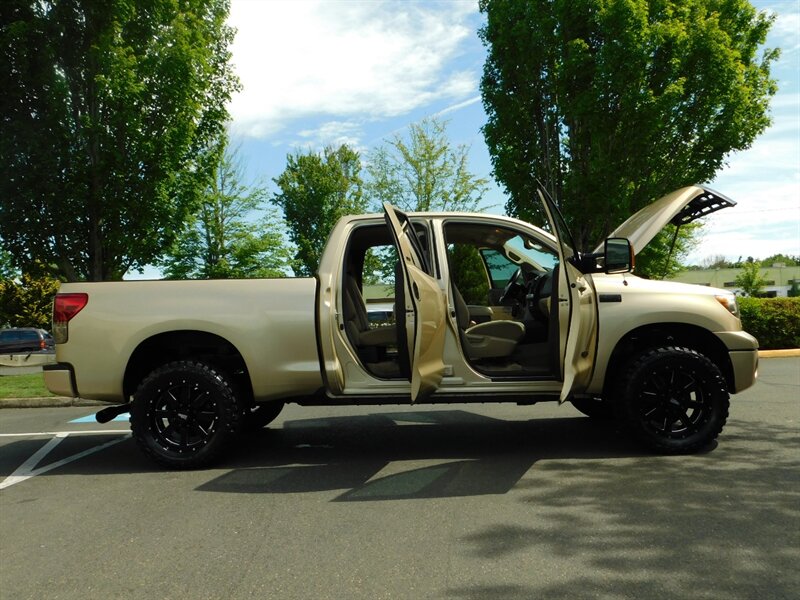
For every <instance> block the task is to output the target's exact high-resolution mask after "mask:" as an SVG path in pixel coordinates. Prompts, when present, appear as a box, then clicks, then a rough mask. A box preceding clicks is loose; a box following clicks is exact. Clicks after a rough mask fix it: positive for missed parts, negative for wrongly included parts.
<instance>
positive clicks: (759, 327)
mask: <svg viewBox="0 0 800 600" xmlns="http://www.w3.org/2000/svg"><path fill="white" fill-rule="evenodd" d="M738 303H739V310H740V311H741V319H742V327H743V328H744V330H745V331H746V332H748V333H750V334H752V335H754V336H756V338H758V344H759V347H760V348H761V349H779V348H800V298H739V299H738Z"/></svg>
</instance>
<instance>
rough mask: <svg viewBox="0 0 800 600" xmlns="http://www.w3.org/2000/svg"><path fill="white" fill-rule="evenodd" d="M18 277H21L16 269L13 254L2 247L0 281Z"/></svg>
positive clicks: (0, 253)
mask: <svg viewBox="0 0 800 600" xmlns="http://www.w3.org/2000/svg"><path fill="white" fill-rule="evenodd" d="M0 241H2V240H0ZM17 275H19V273H18V272H17V269H16V267H14V259H13V258H12V256H11V253H9V252H7V251H6V250H4V249H3V248H1V247H0V280H3V279H13V278H14V277H16V276H17Z"/></svg>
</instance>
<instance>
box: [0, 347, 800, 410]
mask: <svg viewBox="0 0 800 600" xmlns="http://www.w3.org/2000/svg"><path fill="white" fill-rule="evenodd" d="M797 356H800V348H790V349H788V350H759V351H758V357H759V358H794V357H797ZM113 404H115V403H114V402H100V401H99V400H86V399H84V398H67V397H65V396H50V397H47V398H0V409H2V408H61V407H69V406H86V407H91V406H112V405H113Z"/></svg>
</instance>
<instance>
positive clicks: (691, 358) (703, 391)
mask: <svg viewBox="0 0 800 600" xmlns="http://www.w3.org/2000/svg"><path fill="white" fill-rule="evenodd" d="M616 400H617V403H618V409H619V410H618V413H619V416H620V417H621V419H622V421H623V423H624V424H625V425H626V426H627V428H628V429H629V430H630V431H631V432H632V433H633V435H634V436H635V437H636V438H637V439H639V440H640V441H641V442H643V443H644V444H645V445H646V446H648V447H649V448H651V449H652V450H656V451H658V452H663V453H668V454H682V453H689V452H695V451H697V450H699V449H701V448H703V447H705V446H707V445H708V444H710V443H711V442H712V441H713V440H714V439H716V438H717V436H718V435H719V434H720V432H721V431H722V428H723V427H724V426H725V422H726V420H727V418H728V407H729V405H730V401H729V395H728V391H727V389H726V386H725V379H724V378H723V377H722V373H721V372H720V370H719V368H718V367H717V366H716V365H715V364H714V363H713V362H711V361H710V360H709V359H708V358H706V357H705V356H703V355H702V354H700V353H698V352H696V351H694V350H691V349H689V348H679V347H664V348H656V349H653V350H650V351H649V352H646V353H645V354H644V355H642V356H641V357H640V358H638V359H636V360H634V361H633V362H631V363H630V366H629V367H628V369H627V371H626V373H625V376H624V378H623V380H622V382H621V384H620V386H619V388H618V394H617V398H616Z"/></svg>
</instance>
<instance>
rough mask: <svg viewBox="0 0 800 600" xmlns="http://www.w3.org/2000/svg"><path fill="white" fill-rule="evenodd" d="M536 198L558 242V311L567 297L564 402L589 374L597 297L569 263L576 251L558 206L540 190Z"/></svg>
mask: <svg viewBox="0 0 800 600" xmlns="http://www.w3.org/2000/svg"><path fill="white" fill-rule="evenodd" d="M539 199H540V200H541V201H542V204H543V205H544V209H545V212H546V213H547V218H548V219H549V221H550V227H551V229H552V231H553V233H554V234H555V235H556V237H557V238H558V243H559V259H560V261H561V265H562V266H561V269H560V270H561V273H562V282H563V284H565V286H566V287H565V288H563V289H562V288H561V287H560V286H559V306H560V307H561V311H560V312H562V313H563V309H564V308H565V306H564V303H563V301H562V299H564V300H566V299H567V294H568V300H569V324H568V328H567V329H566V330H564V329H563V328H562V329H561V340H560V342H561V343H562V344H563V343H564V341H566V344H565V346H563V347H564V352H563V354H562V355H561V361H562V373H563V374H564V383H563V386H562V388H561V396H560V399H559V400H560V402H562V403H563V402H565V401H566V400H567V399H568V398H569V397H570V396H571V395H572V394H574V393H577V392H581V391H583V390H584V389H586V386H587V385H588V384H589V381H590V380H591V377H592V372H593V370H594V361H595V354H596V352H597V299H596V294H595V290H594V282H593V281H592V278H591V276H590V275H584V274H583V273H581V272H580V271H579V270H578V269H576V268H575V266H574V265H573V264H572V263H571V262H570V258H572V256H573V255H574V254H575V251H574V250H573V248H574V242H572V239H571V236H570V234H569V231H568V230H567V229H566V225H565V224H564V223H563V219H562V218H561V215H560V213H559V212H558V209H557V208H556V207H555V205H554V204H552V203H551V201H550V199H549V198H545V196H544V194H542V192H541V191H539ZM562 282H559V284H561V283H562ZM565 336H566V340H565Z"/></svg>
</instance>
